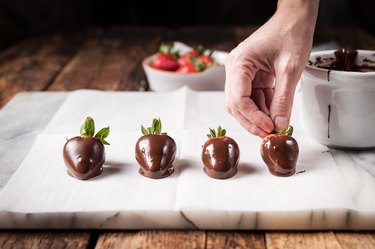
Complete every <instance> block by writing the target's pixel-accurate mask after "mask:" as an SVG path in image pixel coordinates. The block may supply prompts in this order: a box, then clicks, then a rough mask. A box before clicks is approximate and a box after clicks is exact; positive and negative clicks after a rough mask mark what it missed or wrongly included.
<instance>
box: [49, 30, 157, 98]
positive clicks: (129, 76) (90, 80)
mask: <svg viewBox="0 0 375 249" xmlns="http://www.w3.org/2000/svg"><path fill="white" fill-rule="evenodd" d="M161 36H162V29H144V30H143V29H134V28H117V29H116V28H114V29H110V30H101V31H98V32H96V33H94V34H92V35H91V37H89V38H88V39H87V41H86V42H85V44H84V45H83V46H82V49H81V50H80V51H79V52H78V53H77V54H76V55H75V56H74V58H73V59H72V60H71V61H70V62H69V64H68V65H67V66H66V67H65V68H64V69H63V70H62V72H61V73H60V75H59V76H58V77H57V78H56V80H55V81H54V82H53V84H52V85H51V86H50V87H49V88H48V90H51V91H71V90H76V89H82V88H87V89H99V90H139V89H140V88H144V87H145V86H144V84H145V83H144V78H145V76H144V75H143V69H142V66H141V62H142V60H143V59H144V58H145V57H147V56H148V55H151V54H153V53H155V52H156V51H157V47H158V44H159V43H160V42H161Z"/></svg>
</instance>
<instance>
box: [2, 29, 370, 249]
mask: <svg viewBox="0 0 375 249" xmlns="http://www.w3.org/2000/svg"><path fill="white" fill-rule="evenodd" d="M255 29H256V28H255V27H227V28H223V27H195V28H181V29H178V30H170V29H165V28H155V27H152V28H151V27H143V28H141V27H115V28H109V29H90V30H81V31H78V32H74V33H73V32H71V33H57V34H48V35H45V36H39V37H33V38H30V39H27V40H24V41H21V42H19V43H17V44H15V45H14V46H12V47H10V48H8V49H6V50H4V51H1V52H0V107H2V106H3V105H5V104H6V103H7V102H8V101H9V100H10V99H11V98H12V97H13V96H14V95H15V94H16V93H18V92H21V91H71V90H75V89H80V88H89V89H101V90H119V91H128V90H132V91H134V90H135V91H137V90H147V89H148V85H147V82H146V80H145V76H144V72H143V70H142V68H141V60H142V58H144V57H146V56H147V55H149V54H151V53H153V52H155V50H156V49H157V46H158V44H159V43H160V42H161V41H171V40H181V41H184V42H186V43H188V44H197V43H200V44H203V45H205V46H207V47H209V48H214V49H219V50H227V51H229V50H231V49H232V48H233V47H234V46H236V45H237V44H238V43H239V42H240V41H242V40H243V39H245V38H246V37H247V36H248V35H250V34H251V33H252V32H254V30H255ZM330 40H335V41H336V42H338V43H339V44H340V45H341V46H343V47H351V48H360V49H371V50H375V37H374V36H372V35H371V34H369V33H368V32H366V31H365V30H363V29H360V28H342V29H324V30H317V32H316V34H315V39H314V44H315V45H317V44H319V43H322V42H328V41H330ZM0 248H57V249H58V248H288V249H291V248H375V233H374V232H360V233H359V232H333V231H323V232H322V231H318V232H273V231H272V232H268V231H256V232H254V231H225V232H223V231H175V230H171V231H149V230H144V231H105V230H103V231H102V230H89V231H71V230H69V231H60V230H59V231H43V230H37V231H34V230H33V231H27V230H26V231H25V230H23V231H9V230H3V231H0Z"/></svg>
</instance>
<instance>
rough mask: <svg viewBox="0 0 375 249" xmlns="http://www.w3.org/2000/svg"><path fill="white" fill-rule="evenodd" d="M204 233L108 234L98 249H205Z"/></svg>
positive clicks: (104, 235) (134, 232) (99, 241)
mask: <svg viewBox="0 0 375 249" xmlns="http://www.w3.org/2000/svg"><path fill="white" fill-rule="evenodd" d="M204 246H205V232H204V231H149V230H147V231H139V232H138V231H128V232H106V233H102V234H101V235H100V236H99V239H98V242H97V244H96V247H95V248H96V249H115V248H116V249H117V248H118V249H120V248H123V249H131V248H142V249H148V248H150V249H151V248H152V249H168V248H172V249H174V248H179V249H184V248H186V249H188V248H189V249H190V248H196V249H201V248H202V249H203V248H204Z"/></svg>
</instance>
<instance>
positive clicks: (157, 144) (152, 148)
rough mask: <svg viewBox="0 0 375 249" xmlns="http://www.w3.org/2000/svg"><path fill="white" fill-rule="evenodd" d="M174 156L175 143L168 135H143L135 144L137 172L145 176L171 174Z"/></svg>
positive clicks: (154, 176)
mask: <svg viewBox="0 0 375 249" xmlns="http://www.w3.org/2000/svg"><path fill="white" fill-rule="evenodd" d="M175 156H176V143H175V141H174V140H173V139H172V138H171V137H170V136H168V135H153V134H152V135H144V136H142V137H140V138H139V139H138V141H137V143H136V145H135V158H136V160H137V162H138V164H139V166H140V168H139V173H140V174H141V175H143V176H145V177H149V178H153V179H159V178H164V177H167V176H169V175H171V174H172V173H173V171H174V168H173V165H172V163H173V161H174V159H175Z"/></svg>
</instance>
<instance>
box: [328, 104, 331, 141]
mask: <svg viewBox="0 0 375 249" xmlns="http://www.w3.org/2000/svg"><path fill="white" fill-rule="evenodd" d="M330 120H331V105H328V138H330V135H329V122H330Z"/></svg>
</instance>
